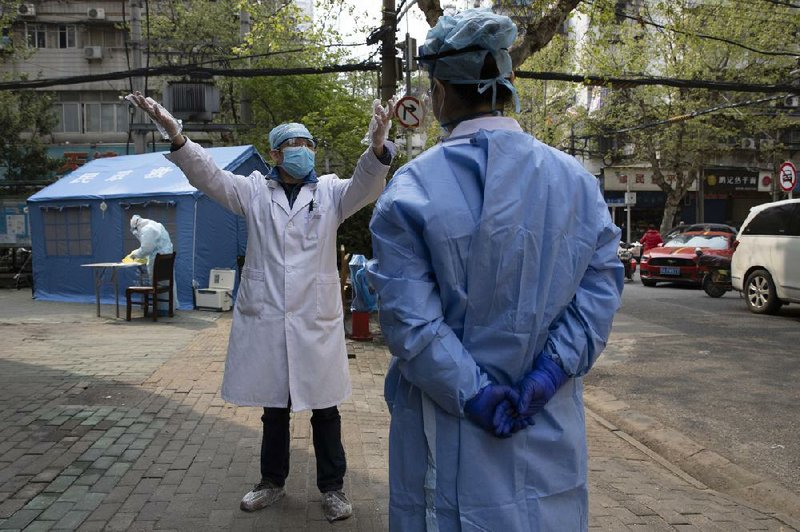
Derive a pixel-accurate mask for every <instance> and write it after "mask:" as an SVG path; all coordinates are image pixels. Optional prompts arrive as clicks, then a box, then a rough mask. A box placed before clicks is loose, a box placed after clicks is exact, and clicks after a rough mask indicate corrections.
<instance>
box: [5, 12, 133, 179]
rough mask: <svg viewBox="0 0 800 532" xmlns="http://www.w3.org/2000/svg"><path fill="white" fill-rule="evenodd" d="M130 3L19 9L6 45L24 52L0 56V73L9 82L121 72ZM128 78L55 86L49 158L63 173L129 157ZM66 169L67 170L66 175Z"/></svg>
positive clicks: (127, 64) (127, 58) (128, 56)
mask: <svg viewBox="0 0 800 532" xmlns="http://www.w3.org/2000/svg"><path fill="white" fill-rule="evenodd" d="M130 17H131V10H130V6H129V3H128V2H119V1H115V2H112V1H104V0H95V1H91V2H72V1H71V2H64V1H59V0H51V1H39V2H23V3H20V4H19V5H18V7H17V11H16V16H15V18H14V19H13V23H12V26H11V28H10V30H9V29H6V32H5V33H6V35H5V38H4V40H3V46H4V47H5V48H6V50H7V51H8V47H10V46H24V47H26V50H23V51H22V52H23V53H22V54H18V55H17V54H15V55H14V56H12V55H11V54H4V55H5V57H0V72H3V73H4V74H6V75H10V76H11V77H13V78H21V77H23V76H26V77H27V78H28V79H36V78H60V77H67V76H82V75H96V74H104V73H109V72H124V71H127V70H130V69H131V68H132V60H133V57H132V53H131V52H132V50H131V47H130V36H129V34H128V32H127V30H125V29H123V28H124V27H125V26H124V25H123V24H124V23H126V22H130ZM130 88H131V85H130V80H129V79H120V80H112V81H102V82H86V83H77V84H70V85H56V86H53V87H48V88H46V89H42V90H48V91H52V92H54V93H55V95H56V101H55V103H54V109H53V111H54V113H55V114H56V116H57V118H58V123H57V125H56V127H55V129H54V131H53V135H52V139H51V143H50V146H49V152H50V155H51V156H53V157H63V158H66V159H67V161H68V164H67V166H69V167H76V166H78V165H80V164H82V163H84V162H86V161H87V160H91V159H94V158H96V157H103V156H109V155H111V154H115V155H116V154H124V153H128V152H129V153H133V151H132V148H131V146H130V145H129V143H128V141H129V135H128V129H129V128H128V124H129V122H130V114H129V106H128V104H127V103H126V102H125V101H124V100H122V97H123V96H124V95H125V94H127V93H128V92H129V91H130ZM66 169H67V168H65V169H64V170H66Z"/></svg>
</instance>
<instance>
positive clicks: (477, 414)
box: [464, 384, 519, 438]
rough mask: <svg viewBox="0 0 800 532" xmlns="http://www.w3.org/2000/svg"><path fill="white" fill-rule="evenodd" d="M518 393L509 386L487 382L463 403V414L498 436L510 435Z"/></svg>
mask: <svg viewBox="0 0 800 532" xmlns="http://www.w3.org/2000/svg"><path fill="white" fill-rule="evenodd" d="M518 401H519V394H518V393H517V392H516V390H514V388H512V387H510V386H503V385H500V384H489V385H488V386H484V387H483V388H481V390H480V391H479V392H478V393H477V394H476V395H475V397H473V398H472V399H470V400H468V401H467V402H466V403H465V404H464V415H465V416H467V419H469V420H471V421H472V422H473V423H475V424H476V425H478V426H479V427H481V428H483V429H485V430H487V431H489V432H491V433H492V434H494V435H495V436H497V437H498V438H507V437H509V436H511V433H512V429H513V425H514V421H515V415H516V409H515V405H516V404H517V403H518Z"/></svg>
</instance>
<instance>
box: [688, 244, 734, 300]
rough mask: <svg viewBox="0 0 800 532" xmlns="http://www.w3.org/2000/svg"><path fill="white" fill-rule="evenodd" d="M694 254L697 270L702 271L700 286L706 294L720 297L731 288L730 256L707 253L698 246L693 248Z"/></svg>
mask: <svg viewBox="0 0 800 532" xmlns="http://www.w3.org/2000/svg"><path fill="white" fill-rule="evenodd" d="M695 254H696V255H697V267H698V270H699V271H700V272H703V281H702V283H703V284H702V286H703V290H704V291H705V293H706V294H708V295H709V296H711V297H722V295H723V294H724V293H725V292H727V291H729V290H733V285H732V284H731V258H730V257H723V256H721V255H707V254H705V253H703V250H701V249H700V248H698V249H696V250H695Z"/></svg>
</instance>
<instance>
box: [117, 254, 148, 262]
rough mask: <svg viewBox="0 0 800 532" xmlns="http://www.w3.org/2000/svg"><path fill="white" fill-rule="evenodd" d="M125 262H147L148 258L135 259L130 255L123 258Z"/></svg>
mask: <svg viewBox="0 0 800 532" xmlns="http://www.w3.org/2000/svg"><path fill="white" fill-rule="evenodd" d="M122 262H123V263H124V264H147V259H134V258H133V257H131V256H130V255H128V256H127V257H125V258H124V259H122Z"/></svg>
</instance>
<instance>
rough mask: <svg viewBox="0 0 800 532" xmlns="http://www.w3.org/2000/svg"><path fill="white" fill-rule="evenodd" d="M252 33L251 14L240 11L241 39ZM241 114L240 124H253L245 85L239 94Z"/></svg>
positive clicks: (248, 63)
mask: <svg viewBox="0 0 800 532" xmlns="http://www.w3.org/2000/svg"><path fill="white" fill-rule="evenodd" d="M249 33H250V13H249V12H248V11H247V10H246V9H241V10H239V37H241V39H242V42H244V40H245V38H246V37H247V35H248V34H249ZM245 65H246V66H247V67H248V68H249V67H250V59H247V61H246V63H245ZM239 112H240V114H241V118H240V122H241V123H242V124H252V123H253V109H252V107H251V100H250V91H249V90H248V88H247V87H246V86H245V85H242V88H241V90H240V92H239Z"/></svg>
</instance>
